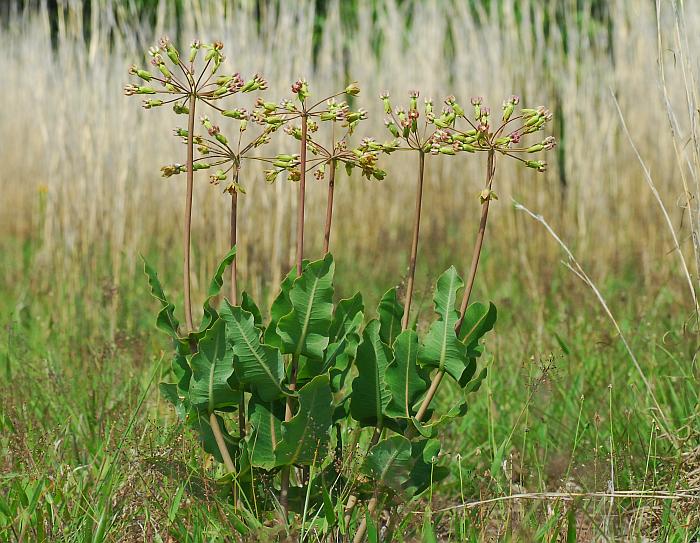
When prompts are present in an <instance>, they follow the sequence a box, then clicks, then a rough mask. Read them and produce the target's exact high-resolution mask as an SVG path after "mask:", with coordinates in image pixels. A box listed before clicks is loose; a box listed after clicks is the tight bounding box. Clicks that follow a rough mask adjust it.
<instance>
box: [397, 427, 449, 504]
mask: <svg viewBox="0 0 700 543" xmlns="http://www.w3.org/2000/svg"><path fill="white" fill-rule="evenodd" d="M411 445H412V448H411V457H412V458H413V462H414V464H413V467H412V468H411V474H410V477H409V479H408V481H406V484H405V485H404V487H403V488H404V491H405V492H406V494H407V495H408V496H409V497H415V496H418V495H419V494H422V493H423V492H425V491H426V490H428V489H429V488H430V486H431V483H436V482H438V481H440V480H442V479H444V478H445V477H447V476H448V475H449V470H448V469H447V468H444V467H441V466H435V465H434V462H435V459H436V458H437V456H438V455H439V454H440V441H439V440H437V439H423V440H420V441H413V442H412V444H411Z"/></svg>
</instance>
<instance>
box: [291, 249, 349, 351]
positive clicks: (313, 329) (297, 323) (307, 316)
mask: <svg viewBox="0 0 700 543" xmlns="http://www.w3.org/2000/svg"><path fill="white" fill-rule="evenodd" d="M334 271H335V264H334V263H333V257H332V256H331V255H330V254H328V255H326V257H325V258H324V259H323V260H317V261H315V262H311V263H310V264H309V265H308V266H307V267H306V269H305V270H304V271H303V272H302V274H301V276H300V277H298V278H297V279H296V280H295V281H294V285H293V286H292V289H291V290H290V291H289V300H290V302H291V305H292V310H291V311H290V312H289V313H288V314H287V315H285V316H284V317H282V318H281V319H280V321H279V323H278V324H277V333H278V335H279V337H280V339H281V340H282V348H281V349H280V350H281V351H282V352H283V353H285V354H291V355H294V356H296V357H299V356H301V355H304V356H306V357H308V358H312V359H316V360H319V359H322V358H323V351H324V350H325V349H326V347H328V342H329V338H328V330H329V328H330V325H331V321H332V319H333V273H334Z"/></svg>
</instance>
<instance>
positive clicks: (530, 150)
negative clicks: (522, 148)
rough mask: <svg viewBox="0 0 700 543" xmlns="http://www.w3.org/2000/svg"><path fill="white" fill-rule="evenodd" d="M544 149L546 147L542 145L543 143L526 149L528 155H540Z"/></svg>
mask: <svg viewBox="0 0 700 543" xmlns="http://www.w3.org/2000/svg"><path fill="white" fill-rule="evenodd" d="M543 149H544V145H542V144H541V143H536V144H535V145H531V146H530V147H528V148H527V149H526V151H527V152H528V153H539V152H540V151H542V150H543Z"/></svg>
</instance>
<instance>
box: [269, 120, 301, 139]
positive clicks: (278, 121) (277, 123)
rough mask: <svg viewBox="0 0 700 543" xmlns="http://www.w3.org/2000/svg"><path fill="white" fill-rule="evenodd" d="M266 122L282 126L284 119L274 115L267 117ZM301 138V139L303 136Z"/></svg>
mask: <svg viewBox="0 0 700 543" xmlns="http://www.w3.org/2000/svg"><path fill="white" fill-rule="evenodd" d="M265 122H266V123H267V124H270V125H280V124H282V123H284V119H283V118H282V117H280V116H278V115H273V116H271V117H267V118H266V119H265ZM299 137H301V135H300V136H299Z"/></svg>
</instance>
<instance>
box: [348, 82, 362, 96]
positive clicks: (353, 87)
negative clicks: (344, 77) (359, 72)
mask: <svg viewBox="0 0 700 543" xmlns="http://www.w3.org/2000/svg"><path fill="white" fill-rule="evenodd" d="M345 94H349V95H350V96H357V95H358V94H360V86H359V85H358V84H357V82H353V83H350V84H349V85H348V86H347V87H345Z"/></svg>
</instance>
